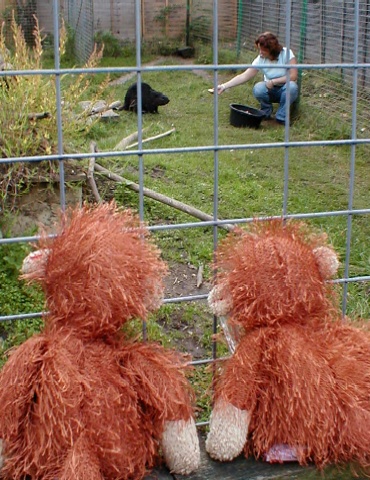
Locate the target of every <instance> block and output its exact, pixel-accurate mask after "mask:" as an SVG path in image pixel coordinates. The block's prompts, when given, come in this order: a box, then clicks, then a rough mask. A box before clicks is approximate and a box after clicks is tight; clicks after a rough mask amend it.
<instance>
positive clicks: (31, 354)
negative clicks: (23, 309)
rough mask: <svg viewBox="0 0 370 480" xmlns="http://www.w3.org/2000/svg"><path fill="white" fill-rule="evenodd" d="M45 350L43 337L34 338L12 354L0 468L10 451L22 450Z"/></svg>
mask: <svg viewBox="0 0 370 480" xmlns="http://www.w3.org/2000/svg"><path fill="white" fill-rule="evenodd" d="M44 346H45V338H44V337H43V336H42V335H40V336H34V337H31V338H30V339H28V340H27V341H26V342H25V343H23V344H22V345H20V346H19V347H18V348H17V349H16V350H14V351H13V352H12V353H11V355H10V357H9V359H8V361H7V362H6V364H5V365H4V367H3V368H2V370H1V374H0V402H1V409H0V468H2V466H3V462H4V458H5V457H6V456H7V451H14V450H16V449H17V447H18V446H19V436H18V426H20V425H21V424H22V422H23V421H24V418H25V416H26V415H27V409H28V408H29V403H30V395H32V391H33V386H34V385H35V382H36V381H37V378H38V377H39V372H40V359H41V358H42V353H43V350H44ZM31 400H32V398H31ZM14 426H16V428H14ZM10 468H11V467H10Z"/></svg>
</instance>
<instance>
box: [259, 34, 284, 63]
mask: <svg viewBox="0 0 370 480" xmlns="http://www.w3.org/2000/svg"><path fill="white" fill-rule="evenodd" d="M254 43H255V45H256V47H257V48H258V47H262V48H266V49H267V50H268V51H269V52H270V54H271V56H272V57H273V59H274V60H276V59H277V58H278V56H279V54H280V52H281V51H282V49H283V46H282V45H280V43H279V40H278V38H277V36H276V35H274V34H273V33H271V32H264V33H261V34H260V35H259V36H258V37H257V38H256V40H255V42H254Z"/></svg>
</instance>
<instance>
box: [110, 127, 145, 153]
mask: <svg viewBox="0 0 370 480" xmlns="http://www.w3.org/2000/svg"><path fill="white" fill-rule="evenodd" d="M144 130H145V129H144ZM144 130H143V133H144ZM138 135H139V132H134V133H131V135H129V136H128V137H125V138H122V140H121V141H120V142H119V143H117V145H116V146H115V147H114V149H113V150H125V148H126V147H127V145H129V144H130V143H131V142H134V141H135V140H136V139H137V137H138Z"/></svg>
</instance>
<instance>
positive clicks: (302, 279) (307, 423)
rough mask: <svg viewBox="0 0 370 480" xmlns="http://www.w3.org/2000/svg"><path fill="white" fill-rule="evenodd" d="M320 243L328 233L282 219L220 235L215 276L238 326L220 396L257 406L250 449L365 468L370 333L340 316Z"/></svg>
mask: <svg viewBox="0 0 370 480" xmlns="http://www.w3.org/2000/svg"><path fill="white" fill-rule="evenodd" d="M322 246H327V245H326V239H325V237H324V236H315V235H313V234H312V233H310V230H309V229H308V227H307V226H305V225H304V224H302V223H294V222H292V223H287V224H286V225H284V224H283V222H282V221H272V222H266V223H263V224H257V223H256V224H255V225H253V226H252V228H251V231H250V232H249V233H245V232H242V231H239V232H238V233H237V234H232V235H229V236H228V238H227V239H226V240H225V241H224V242H223V243H222V245H221V246H220V248H219V251H218V255H217V262H216V265H215V267H216V268H217V269H218V274H217V280H216V284H217V285H218V286H219V287H220V289H221V291H222V295H223V296H229V297H230V298H231V301H230V305H232V307H231V311H230V316H229V321H230V323H231V324H234V325H238V326H239V328H240V332H241V333H240V342H239V344H238V346H237V348H236V351H235V354H234V355H233V356H232V357H231V358H230V359H229V360H227V361H226V362H225V364H224V365H223V367H222V370H221V373H220V376H219V378H218V379H217V383H216V390H215V400H216V401H217V400H221V399H223V400H224V401H226V402H228V403H231V404H232V405H233V406H235V407H237V408H238V409H240V410H247V411H249V412H250V413H251V420H250V424H249V430H248V438H247V441H246V444H245V447H244V450H245V454H246V455H247V456H248V455H250V454H253V455H255V456H256V457H263V456H264V455H265V454H266V453H267V452H268V451H269V450H270V449H271V448H272V447H273V446H274V445H276V444H287V445H289V446H290V447H292V448H294V449H295V450H296V452H297V456H298V460H299V462H300V463H301V464H306V463H307V462H314V463H315V464H316V465H317V466H318V467H320V468H321V467H323V466H324V465H326V464H329V463H342V462H348V461H353V462H358V463H359V464H360V465H361V466H363V467H366V466H368V465H369V461H370V333H369V329H368V327H367V325H366V323H365V322H359V323H358V324H356V325H355V324H354V323H351V322H349V321H348V319H346V320H344V319H342V317H341V311H340V308H339V304H338V302H337V299H336V295H335V292H334V287H333V285H330V284H329V283H327V282H326V281H325V278H328V277H329V276H330V273H331V268H330V265H329V263H330V262H327V263H325V262H321V261H318V258H319V257H318V256H317V255H315V249H317V248H320V247H322ZM319 252H320V251H319ZM319 255H321V252H320V253H319ZM319 260H320V259H319ZM222 295H221V296H222Z"/></svg>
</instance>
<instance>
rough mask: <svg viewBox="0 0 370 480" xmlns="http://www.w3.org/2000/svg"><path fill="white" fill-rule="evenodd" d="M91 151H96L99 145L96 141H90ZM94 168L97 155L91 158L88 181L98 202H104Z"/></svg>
mask: <svg viewBox="0 0 370 480" xmlns="http://www.w3.org/2000/svg"><path fill="white" fill-rule="evenodd" d="M90 151H91V153H96V151H97V147H96V143H95V142H91V143H90ZM94 168H95V157H91V158H90V160H89V168H88V170H87V181H88V182H89V184H90V187H91V190H92V192H93V195H94V197H95V200H96V201H97V202H98V203H102V199H101V196H100V194H99V191H98V187H97V185H96V182H95V178H94Z"/></svg>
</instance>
